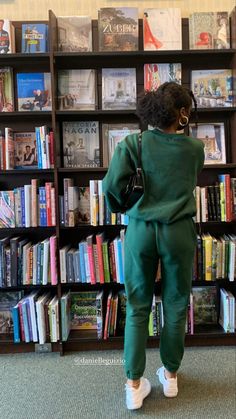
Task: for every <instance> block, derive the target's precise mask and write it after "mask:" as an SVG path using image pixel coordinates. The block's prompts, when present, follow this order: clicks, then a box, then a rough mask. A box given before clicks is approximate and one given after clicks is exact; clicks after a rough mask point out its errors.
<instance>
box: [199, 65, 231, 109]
mask: <svg viewBox="0 0 236 419" xmlns="http://www.w3.org/2000/svg"><path fill="white" fill-rule="evenodd" d="M191 85H192V91H193V93H194V95H195V97H196V100H197V104H198V106H199V107H200V108H208V107H210V108H211V107H232V106H233V77H232V70H225V69H219V70H194V71H192V81H191Z"/></svg>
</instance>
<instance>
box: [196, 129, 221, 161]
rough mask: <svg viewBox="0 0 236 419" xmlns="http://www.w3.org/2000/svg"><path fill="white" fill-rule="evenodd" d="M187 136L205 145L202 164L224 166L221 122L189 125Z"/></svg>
mask: <svg viewBox="0 0 236 419" xmlns="http://www.w3.org/2000/svg"><path fill="white" fill-rule="evenodd" d="M189 134H190V135H191V136H192V137H195V138H199V139H200V140H202V141H203V142H204V144H205V148H204V153H205V161H204V164H225V163H226V154H225V127H224V123H223V122H215V123H209V124H203V123H199V124H197V127H196V125H195V124H189Z"/></svg>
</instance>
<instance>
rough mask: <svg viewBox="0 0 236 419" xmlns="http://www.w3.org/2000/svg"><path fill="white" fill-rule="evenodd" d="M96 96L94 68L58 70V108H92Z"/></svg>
mask: <svg viewBox="0 0 236 419" xmlns="http://www.w3.org/2000/svg"><path fill="white" fill-rule="evenodd" d="M96 97H97V95H96V71H95V70H59V72H58V98H57V99H58V108H59V109H60V110H94V109H95V108H96Z"/></svg>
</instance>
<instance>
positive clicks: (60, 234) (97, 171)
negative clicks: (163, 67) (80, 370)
mask: <svg viewBox="0 0 236 419" xmlns="http://www.w3.org/2000/svg"><path fill="white" fill-rule="evenodd" d="M235 22H236V8H235V9H234V11H233V12H232V15H231V26H232V28H231V39H232V46H231V49H228V50H191V51H190V50H189V49H188V19H182V33H183V36H182V38H183V50H181V51H143V50H142V49H143V44H142V20H141V19H140V20H139V51H134V52H99V51H98V45H97V42H98V36H97V33H98V25H97V21H96V20H93V21H92V31H93V52H90V53H69V52H68V53H67V52H58V51H57V18H56V16H55V14H54V13H53V12H52V11H51V10H50V11H49V20H48V22H45V21H44V22H41V23H48V24H49V52H48V53H44V54H22V53H20V40H21V23H22V22H13V24H14V25H15V27H16V48H17V52H16V53H15V54H4V55H0V66H2V67H3V66H10V67H13V70H14V75H15V73H16V72H24V71H25V72H27V71H30V72H31V71H35V72H36V71H47V72H50V73H51V85H52V111H51V112H39V111H38V112H18V111H15V112H12V113H0V127H1V126H10V127H12V128H13V129H15V130H25V129H26V130H31V129H32V128H33V127H35V126H36V125H37V124H41V123H42V124H43V123H45V124H47V125H49V126H50V127H51V128H52V130H53V132H54V139H55V140H54V156H55V168H54V169H48V170H37V169H36V170H11V171H0V183H1V188H2V187H3V189H4V188H5V187H7V186H8V187H9V188H11V187H16V186H18V185H22V184H24V183H27V182H28V181H29V179H30V178H31V177H37V178H39V179H42V180H45V179H48V180H49V179H50V181H52V182H53V183H54V185H55V193H56V226H55V227H37V228H16V229H0V238H2V237H5V236H6V235H10V236H11V237H12V236H13V235H16V234H22V235H24V236H26V237H30V238H33V239H34V240H37V241H38V240H41V239H43V238H46V237H48V236H49V235H51V234H56V236H57V244H58V254H57V268H58V272H60V269H59V248H60V247H62V246H63V245H65V244H67V243H70V242H73V243H76V242H77V243H78V242H79V240H80V239H83V238H85V237H86V236H87V235H88V234H92V233H95V232H98V231H99V232H100V231H105V233H106V235H107V237H109V238H113V237H114V236H115V235H116V234H117V232H118V231H119V229H120V228H122V227H123V226H120V225H109V226H108V225H105V226H96V227H93V226H91V225H79V226H76V227H64V226H61V225H60V223H59V220H60V217H59V199H58V196H59V195H60V192H61V191H62V188H63V178H64V177H72V178H73V179H74V180H75V184H77V185H88V183H89V179H102V178H103V177H104V175H105V173H106V171H107V168H105V167H99V168H89V169H71V168H64V167H63V166H62V138H61V126H62V122H63V121H84V120H85V121H86V120H97V121H99V122H100V123H102V122H105V123H117V122H119V121H121V120H123V121H127V122H137V121H138V119H137V115H136V112H135V110H134V111H126V110H123V111H104V110H102V109H101V70H102V68H109V67H111V68H113V67H135V68H136V74H137V94H139V93H140V92H141V91H142V89H143V66H144V64H145V63H153V62H159V63H166V62H180V63H181V64H182V84H183V85H185V86H189V85H190V74H191V70H194V69H211V68H212V69H213V68H232V69H233V71H234V76H235V75H236V26H235ZM24 23H27V22H24ZM28 23H30V22H28ZM129 63H130V65H129ZM80 68H81V69H83V68H87V69H89V68H95V69H96V70H97V73H98V78H97V80H98V84H97V88H98V89H97V90H98V107H97V109H96V110H94V111H61V110H58V109H57V71H58V70H60V69H80ZM14 81H15V76H14ZM235 91H236V86H235ZM205 121H213V122H214V121H220V122H224V124H225V130H226V139H227V142H226V147H227V162H228V163H227V164H225V165H223V164H222V165H208V166H205V167H204V170H203V171H202V173H201V175H200V176H199V184H200V185H207V184H212V183H213V182H214V181H215V180H216V178H217V176H218V174H219V173H230V174H231V175H232V176H234V177H236V106H233V107H231V108H208V109H199V117H198V122H205ZM142 128H144V127H142ZM100 134H101V132H100ZM100 150H102V138H101V135H100ZM196 228H197V229H198V231H204V232H207V231H210V232H211V233H212V234H216V233H220V234H223V233H234V234H236V222H231V223H219V222H208V223H200V224H198V225H196ZM203 285H207V286H208V285H209V286H210V285H216V286H217V288H218V291H219V288H220V287H221V286H225V287H227V288H228V289H231V290H232V291H233V292H234V294H235V295H236V281H234V282H229V281H225V280H223V279H222V280H219V281H209V282H207V281H193V286H203ZM155 287H156V289H158V290H160V289H161V284H160V283H157V284H156V285H155ZM36 288H39V286H21V287H20V286H19V287H7V288H1V289H0V291H4V292H5V291H11V290H13V289H14V290H20V289H24V290H32V289H36ZM41 288H42V289H47V290H48V289H52V290H53V291H55V292H56V294H57V296H58V298H59V300H60V298H61V295H62V293H63V292H64V291H65V290H68V289H71V290H80V291H81V290H100V289H101V288H103V289H104V291H105V295H107V293H108V291H109V290H110V289H111V288H113V289H114V290H119V289H122V288H123V285H122V284H116V283H105V284H104V285H101V284H96V285H91V284H82V283H73V284H68V283H67V284H64V283H62V284H61V283H58V285H57V286H51V285H47V286H41ZM59 313H60V311H59ZM60 315H61V314H60ZM60 324H61V318H60ZM235 343H236V333H228V334H227V333H225V332H224V331H223V329H222V328H221V327H220V326H219V327H216V328H210V329H208V328H205V329H204V328H203V329H202V330H199V331H197V332H196V333H195V334H194V335H186V346H203V345H233V344H235ZM158 345H159V338H158V337H151V338H149V339H148V346H149V347H156V346H158ZM34 348H35V344H34V343H32V342H31V343H24V342H21V343H19V344H14V343H13V339H12V337H10V336H5V337H4V336H2V335H0V353H6V352H28V351H34ZM118 348H123V337H122V336H117V337H112V338H108V339H107V340H98V339H97V338H96V335H94V333H87V334H86V333H82V332H80V333H78V332H75V331H71V333H70V335H69V338H68V341H67V342H62V340H61V339H60V341H59V342H58V343H56V344H55V343H53V344H52V350H53V351H58V352H60V354H61V355H62V354H64V353H66V352H67V351H79V350H90V349H91V350H100V349H118Z"/></svg>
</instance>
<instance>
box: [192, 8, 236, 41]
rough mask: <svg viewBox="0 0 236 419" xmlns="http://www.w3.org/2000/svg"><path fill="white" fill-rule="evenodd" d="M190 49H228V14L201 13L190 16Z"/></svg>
mask: <svg viewBox="0 0 236 419" xmlns="http://www.w3.org/2000/svg"><path fill="white" fill-rule="evenodd" d="M189 48H190V49H228V48H230V31H229V15H228V12H200V13H192V14H191V15H190V16H189Z"/></svg>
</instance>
